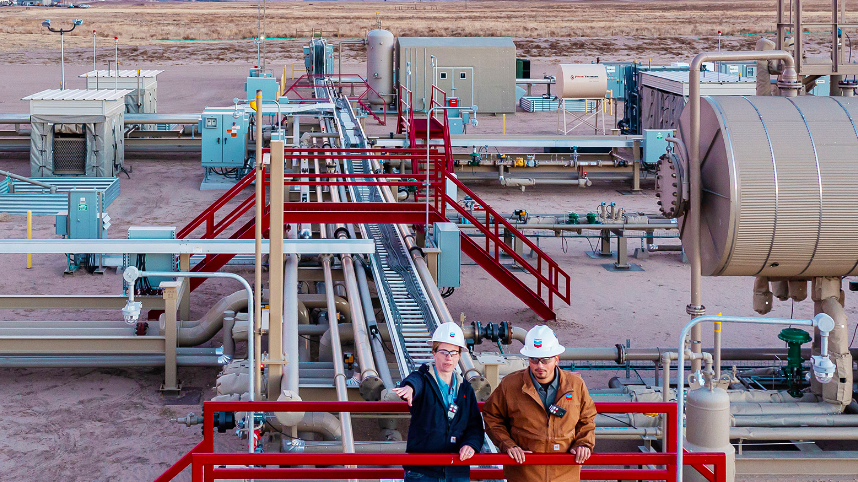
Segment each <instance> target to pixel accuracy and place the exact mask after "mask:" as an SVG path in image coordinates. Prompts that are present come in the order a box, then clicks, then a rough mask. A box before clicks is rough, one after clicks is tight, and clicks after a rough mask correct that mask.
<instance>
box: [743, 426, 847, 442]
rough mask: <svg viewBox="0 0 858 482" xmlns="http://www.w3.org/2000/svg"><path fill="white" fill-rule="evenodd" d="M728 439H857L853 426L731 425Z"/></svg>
mask: <svg viewBox="0 0 858 482" xmlns="http://www.w3.org/2000/svg"><path fill="white" fill-rule="evenodd" d="M730 439H732V440H735V439H741V440H858V430H855V428H853V427H825V429H824V430H820V429H819V427H784V428H775V427H732V428H730Z"/></svg>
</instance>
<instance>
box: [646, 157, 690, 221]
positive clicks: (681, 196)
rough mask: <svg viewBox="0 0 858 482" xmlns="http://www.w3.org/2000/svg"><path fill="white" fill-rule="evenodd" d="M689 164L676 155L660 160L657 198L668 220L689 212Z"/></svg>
mask: <svg viewBox="0 0 858 482" xmlns="http://www.w3.org/2000/svg"><path fill="white" fill-rule="evenodd" d="M686 165H687V164H686V163H684V162H683V160H682V159H681V158H680V157H679V156H678V155H676V154H675V153H669V154H664V155H662V156H661V157H659V159H658V164H657V165H656V166H657V169H656V172H657V175H656V178H655V197H657V198H658V205H659V210H660V211H661V213H662V214H663V215H664V217H666V218H668V219H675V218H679V217H682V216H684V215H685V213H686V212H688V205H689V201H690V198H691V196H690V194H689V192H688V189H687V188H686V186H687V185H688V182H687V179H686V176H687V172H686V169H685V166H686Z"/></svg>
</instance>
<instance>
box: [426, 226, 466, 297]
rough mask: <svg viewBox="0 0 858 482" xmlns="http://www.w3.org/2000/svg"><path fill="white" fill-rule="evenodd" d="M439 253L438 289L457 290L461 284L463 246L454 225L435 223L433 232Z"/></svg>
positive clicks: (457, 229)
mask: <svg viewBox="0 0 858 482" xmlns="http://www.w3.org/2000/svg"><path fill="white" fill-rule="evenodd" d="M432 236H433V241H434V242H435V246H436V247H437V248H438V249H439V250H440V251H441V252H440V253H438V287H439V288H456V287H458V286H459V284H460V283H461V272H460V271H461V266H462V245H461V238H460V231H459V228H458V227H457V226H456V225H455V224H454V223H435V226H434V229H433V231H432Z"/></svg>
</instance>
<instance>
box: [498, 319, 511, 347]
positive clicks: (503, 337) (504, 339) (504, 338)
mask: <svg viewBox="0 0 858 482" xmlns="http://www.w3.org/2000/svg"><path fill="white" fill-rule="evenodd" d="M499 336H500V342H501V343H503V344H504V345H512V327H511V326H509V322H508V321H502V322H501V324H500V334H499Z"/></svg>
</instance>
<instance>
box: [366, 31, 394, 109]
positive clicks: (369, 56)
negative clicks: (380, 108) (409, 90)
mask: <svg viewBox="0 0 858 482" xmlns="http://www.w3.org/2000/svg"><path fill="white" fill-rule="evenodd" d="M393 41H394V38H393V33H391V32H388V31H387V30H382V29H376V30H370V31H369V32H368V33H367V34H366V80H367V83H368V84H369V86H370V87H372V89H373V90H375V91H376V92H378V93H379V94H380V95H382V96H385V95H387V97H386V99H387V101H388V102H390V101H391V100H392V99H393V97H392V96H391V95H390V94H393V93H394V92H393ZM369 103H370V104H374V105H381V104H384V100H383V99H382V98H380V97H379V96H377V95H375V94H373V93H372V92H370V95H369Z"/></svg>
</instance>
